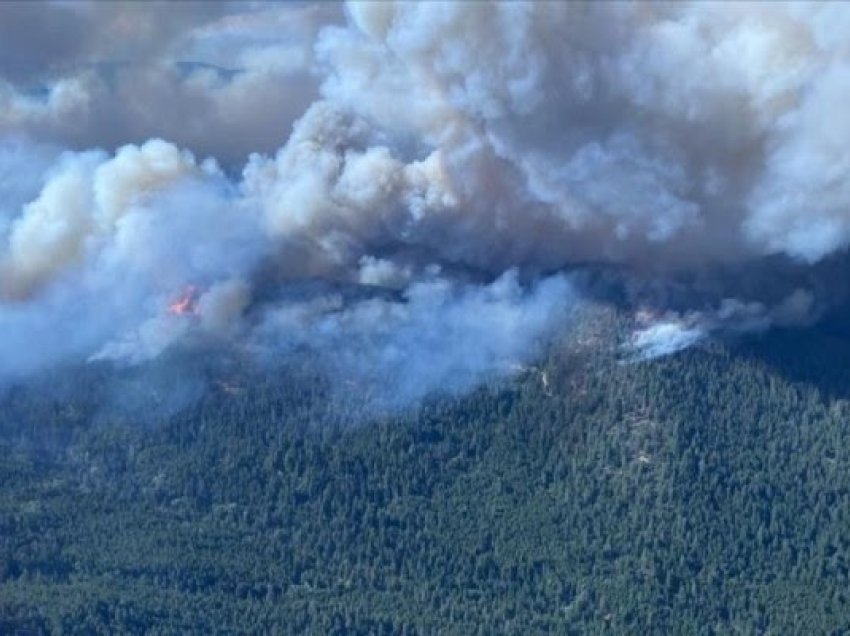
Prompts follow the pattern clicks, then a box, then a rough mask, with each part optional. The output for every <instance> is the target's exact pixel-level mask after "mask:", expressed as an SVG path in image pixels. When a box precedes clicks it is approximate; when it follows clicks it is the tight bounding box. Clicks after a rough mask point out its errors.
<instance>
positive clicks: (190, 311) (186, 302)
mask: <svg viewBox="0 0 850 636" xmlns="http://www.w3.org/2000/svg"><path fill="white" fill-rule="evenodd" d="M197 311H198V288H197V287H195V286H194V285H189V286H188V287H186V289H185V290H183V293H182V294H180V295H179V296H178V297H177V298H175V299H174V300H172V301H171V302H170V303H169V304H168V313H169V314H171V315H172V316H193V315H195V314H196V313H197Z"/></svg>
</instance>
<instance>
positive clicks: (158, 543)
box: [0, 333, 850, 634]
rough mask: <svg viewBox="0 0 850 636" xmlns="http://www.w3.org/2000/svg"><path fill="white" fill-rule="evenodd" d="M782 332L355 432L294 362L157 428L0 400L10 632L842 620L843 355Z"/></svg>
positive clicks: (0, 602)
mask: <svg viewBox="0 0 850 636" xmlns="http://www.w3.org/2000/svg"><path fill="white" fill-rule="evenodd" d="M790 337H791V336H788V335H785V334H782V333H778V334H774V335H771V336H769V337H766V338H764V339H762V340H759V341H756V342H752V343H739V344H738V345H736V346H721V345H712V346H710V347H707V348H703V349H692V350H689V351H685V352H682V353H680V354H678V355H676V356H673V357H669V358H665V359H660V360H655V361H652V362H646V363H641V364H627V365H624V364H618V363H617V362H616V361H615V360H612V359H610V358H607V357H606V356H604V355H590V354H587V352H584V354H582V352H576V351H569V352H567V351H560V352H557V353H554V354H552V355H551V356H550V358H549V359H548V360H547V361H546V362H545V363H542V364H541V365H540V366H539V367H536V368H532V369H529V370H527V371H526V372H524V373H523V374H522V375H521V376H520V377H519V378H518V379H517V380H516V381H515V382H513V383H511V384H509V385H505V386H502V387H499V388H492V389H486V390H480V391H478V392H476V393H474V394H473V395H470V396H467V397H464V398H444V399H435V400H433V401H432V402H430V403H428V404H426V405H425V406H424V407H423V408H422V409H421V410H418V411H417V412H415V413H407V414H398V415H395V416H392V417H387V418H384V419H382V420H377V421H368V422H364V421H362V418H359V419H358V418H355V419H358V421H359V423H358V424H357V425H355V426H345V425H344V423H345V417H340V415H339V412H338V411H336V410H334V411H333V412H332V410H331V407H330V406H328V404H329V403H328V401H327V399H326V398H327V396H326V394H325V393H324V389H323V387H322V384H321V383H320V382H318V381H317V380H315V381H313V380H310V379H309V378H305V377H292V378H283V379H282V378H270V377H266V378H264V379H262V380H256V379H255V380H254V381H252V382H244V383H242V384H239V383H238V382H237V383H235V384H228V385H222V388H221V389H220V390H218V391H215V392H212V393H209V394H207V395H206V396H205V397H203V398H202V399H201V400H200V401H198V402H196V403H195V404H194V405H193V406H192V407H190V408H189V409H188V410H185V411H183V412H181V413H180V414H179V415H172V416H169V417H167V418H164V420H165V424H162V425H161V426H159V427H155V428H150V427H147V428H141V427H139V426H138V425H134V423H133V421H132V418H129V419H125V420H122V421H117V420H116V421H111V422H110V423H108V425H107V424H104V423H103V422H101V423H100V424H99V425H97V426H89V425H86V424H85V422H86V421H88V416H85V417H84V416H82V415H80V414H79V413H80V412H82V413H84V412H85V408H84V407H83V406H80V407H78V408H79V409H81V410H80V411H79V412H77V415H76V417H77V420H74V417H75V416H74V413H75V411H74V402H73V400H71V401H70V402H69V401H68V400H64V401H60V402H57V403H56V404H54V405H52V406H51V404H49V403H39V402H38V400H37V393H35V392H33V393H26V392H16V393H11V394H8V395H7V396H6V397H5V398H4V399H5V400H6V407H7V408H6V409H4V413H5V415H4V418H5V420H4V422H5V423H4V426H5V427H6V439H7V440H12V439H14V440H15V444H14V445H12V444H11V443H10V444H8V445H7V447H6V448H5V450H4V452H3V454H2V460H0V482H2V483H3V488H2V491H0V617H2V618H0V632H3V631H11V630H12V628H21V627H30V628H34V629H43V630H46V631H51V632H56V633H103V634H107V633H115V632H117V631H124V632H133V633H142V632H146V633H152V634H156V633H161V634H166V633H167V634H172V633H176V632H181V631H183V632H187V633H190V632H191V633H222V634H225V633H246V632H254V633H257V632H266V633H317V634H318V633H321V634H324V633H335V634H361V633H362V634H366V633H369V634H372V633H378V634H398V633H401V634H404V633H411V634H414V633H415V634H419V633H441V634H442V633H450V634H451V633H453V634H474V633H481V634H490V633H516V634H529V633H547V632H558V633H575V634H595V633H598V634H602V633H635V634H645V633H657V634H674V633H682V634H726V633H747V634H751V633H764V634H766V633H807V634H827V633H845V632H846V631H847V630H848V629H850V605H848V594H850V593H848V591H847V589H848V587H847V583H848V567H850V560H849V559H850V555H848V545H850V534H848V532H847V528H848V527H850V444H848V443H847V442H848V421H850V417H849V416H850V401H848V400H847V399H846V397H845V395H844V393H843V392H842V387H850V384H846V383H845V382H844V377H842V373H843V372H841V371H840V370H841V368H842V365H843V361H844V360H846V357H844V355H843V354H844V353H846V352H847V349H848V348H847V347H846V345H844V344H843V343H841V342H840V341H837V340H832V339H830V338H829V337H828V336H822V335H817V334H815V333H812V334H811V335H810V336H808V337H809V340H807V341H806V342H804V343H800V342H796V341H795V342H794V343H793V346H791V344H790V342H791V341H790V340H789V338H790ZM845 375H846V374H845ZM13 399H14V400H16V401H15V402H14V404H13V403H12V400H13ZM334 408H337V407H334ZM32 413H36V414H37V416H32ZM16 418H17V419H16ZM25 420H26V421H27V422H28V423H27V424H26V426H24V425H23V424H21V425H20V426H18V427H17V428H15V427H16V423H20V422H24V421H25ZM71 420H73V421H74V422H75V423H73V426H71V424H68V421H71ZM37 421H38V422H42V423H45V422H53V426H55V427H61V426H62V425H63V424H62V423H63V421H64V422H65V425H67V426H70V429H69V430H71V431H72V432H71V433H68V434H67V435H65V437H63V438H62V440H61V443H60V442H55V443H52V449H51V451H50V452H41V453H34V452H32V451H31V450H26V451H25V450H21V449H22V442H21V440H25V439H26V438H27V433H26V430H34V427H36V426H37V424H36V422H37ZM45 425H46V424H45ZM28 427H29V429H28ZM13 429H14V430H15V434H14V435H13V434H12V433H11V431H12V430H13ZM59 437H61V436H59ZM56 439H58V437H57V438H56ZM60 447H61V449H62V450H61V452H58V451H56V448H60Z"/></svg>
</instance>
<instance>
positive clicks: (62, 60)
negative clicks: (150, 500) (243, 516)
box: [0, 2, 850, 405]
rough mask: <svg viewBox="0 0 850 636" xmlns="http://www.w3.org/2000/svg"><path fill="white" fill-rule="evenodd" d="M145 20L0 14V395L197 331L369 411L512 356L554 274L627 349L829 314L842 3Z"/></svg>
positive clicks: (540, 310) (543, 323) (97, 11)
mask: <svg viewBox="0 0 850 636" xmlns="http://www.w3.org/2000/svg"><path fill="white" fill-rule="evenodd" d="M171 7H172V5H168V6H165V5H155V4H154V5H146V4H136V3H132V4H121V3H116V4H108V3H92V4H82V5H73V6H68V5H63V4H59V5H56V6H54V5H29V4H28V5H22V4H13V5H9V6H8V7H4V8H3V9H2V10H3V11H5V14H4V15H5V16H6V18H8V19H5V20H3V21H0V22H3V24H4V25H6V26H4V27H3V28H4V29H8V30H9V31H10V32H11V31H15V33H16V34H17V35H16V36H15V38H17V39H10V40H7V41H6V42H4V44H2V45H0V46H2V47H5V48H4V49H2V50H6V49H8V50H9V51H13V52H14V55H11V54H10V55H8V56H4V57H5V60H4V61H3V62H2V63H0V74H2V76H3V78H5V79H3V80H2V82H3V84H2V86H0V105H2V106H3V108H0V112H2V114H0V132H4V133H6V136H7V138H8V140H7V141H4V142H3V143H2V144H0V298H2V300H0V303H2V304H0V331H2V333H3V334H4V335H3V336H0V354H2V355H0V377H4V376H5V377H14V376H20V375H21V374H26V373H31V372H33V371H35V370H39V369H44V368H48V367H49V366H50V365H54V364H57V363H59V362H62V361H67V360H71V359H79V360H92V361H96V360H115V361H122V362H126V363H131V364H132V363H140V362H143V361H146V360H150V359H152V358H156V357H157V356H159V355H160V354H162V353H163V352H165V351H167V350H169V349H171V348H173V347H175V346H179V345H181V344H185V343H186V342H194V341H197V340H199V339H200V340H208V341H213V342H229V343H233V344H234V345H235V346H238V347H241V348H244V349H245V350H246V351H250V352H253V355H256V356H257V357H258V358H263V359H268V358H269V357H272V358H275V357H277V358H282V359H285V358H287V357H288V356H294V355H297V354H299V352H303V351H309V352H311V354H312V355H314V356H315V357H316V358H317V359H319V360H321V361H323V366H324V367H325V368H326V370H328V373H330V374H331V375H332V376H333V377H335V378H337V379H338V380H339V382H353V383H355V384H356V383H357V382H361V383H363V384H364V386H367V387H368V388H369V390H375V391H378V389H377V388H375V387H381V391H382V392H381V393H380V394H379V395H378V394H376V398H375V399H376V400H378V401H381V402H383V403H387V404H390V405H396V404H400V403H404V402H409V401H411V400H413V401H415V400H418V399H421V398H422V397H424V396H425V395H427V394H429V393H431V392H435V391H437V392H439V391H449V392H454V391H461V390H466V389H468V388H470V387H473V386H475V385H476V384H477V383H479V382H483V381H488V380H489V379H492V378H496V377H503V376H504V375H506V374H509V373H511V369H515V368H518V367H519V366H521V365H522V364H523V363H525V362H528V361H529V360H531V359H532V358H533V357H534V356H535V355H537V354H538V353H539V352H540V351H541V350H542V347H544V346H545V344H546V342H548V341H549V340H551V338H553V337H555V336H556V335H557V332H558V329H562V328H564V326H565V325H567V324H569V320H570V318H569V317H570V316H571V314H572V309H573V308H574V307H576V306H577V305H579V304H581V303H582V302H585V299H587V298H593V297H598V296H603V297H604V296H605V295H606V293H607V290H608V289H609V287H610V285H609V283H608V282H606V283H605V284H603V285H599V284H588V283H587V281H588V280H590V279H591V278H593V277H592V276H591V277H587V276H585V277H582V274H579V273H577V272H585V273H586V272H588V271H592V270H599V271H605V272H607V273H606V274H605V275H604V276H603V277H602V278H606V279H611V280H615V281H617V282H616V285H615V286H619V287H620V288H621V289H625V290H626V291H625V292H624V293H623V294H621V296H622V297H623V298H625V301H626V304H627V305H628V306H630V307H631V308H633V309H634V310H635V311H637V312H638V313H639V314H640V311H642V310H643V309H645V312H644V313H643V314H641V315H643V316H644V319H645V320H644V322H641V321H640V320H638V321H637V322H636V324H637V327H636V331H635V334H634V336H633V342H632V343H631V344H629V345H628V346H630V347H631V350H632V351H633V352H635V353H634V355H637V356H638V357H652V356H656V355H664V354H667V353H670V352H673V351H676V350H678V349H681V348H682V347H686V346H690V345H691V344H693V343H695V342H698V341H700V340H701V339H702V338H704V337H707V336H708V335H711V334H716V333H724V332H728V331H733V332H736V331H737V332H740V331H758V330H763V329H766V328H769V327H770V326H771V325H804V324H809V323H810V322H811V321H812V320H815V319H816V318H817V317H818V315H820V313H822V312H823V311H824V309H825V308H826V307H828V306H829V305H830V303H834V302H838V300H839V299H841V300H843V293H844V292H843V291H842V290H841V289H840V287H841V282H840V281H841V277H840V276H838V277H837V276H835V272H836V271H837V270H838V269H840V267H841V262H842V254H843V253H844V252H845V250H846V247H847V245H848V242H850V190H849V189H848V186H847V185H846V184H847V183H848V179H847V176H848V172H850V164H848V161H850V159H848V155H847V153H846V146H847V142H848V141H850V117H848V115H847V114H846V112H845V110H846V109H844V108H843V104H844V102H845V101H847V98H850V45H848V44H847V43H846V41H845V38H844V37H842V34H843V33H844V32H845V31H846V29H845V28H844V27H845V26H850V9H848V8H846V7H845V5H842V4H826V3H822V4H775V3H722V4H721V3H711V2H696V3H653V4H631V5H629V4H621V3H594V4H585V3H554V2H552V3H549V2H534V3H525V2H504V3H497V4H482V3H448V2H429V3H403V2H399V3H393V2H381V3H376V2H363V3H352V4H348V5H345V7H344V8H343V7H341V6H339V5H325V4H317V5H309V4H300V3H298V4H288V5H287V4H285V5H277V4H275V5H265V4H262V3H250V4H248V5H242V4H227V3H225V4H213V5H207V4H203V3H197V4H196V3H187V4H186V5H185V6H181V7H180V8H179V9H177V10H176V11H177V13H176V14H174V15H172V12H171V11H172V9H171ZM59 19H62V20H66V19H67V20H70V21H71V22H70V23H71V24H72V25H74V26H73V29H72V30H70V31H69V33H70V35H67V36H63V38H59V39H57V40H56V41H51V42H46V43H45V46H44V49H43V50H39V51H38V54H37V55H36V54H33V55H30V54H29V53H27V52H28V51H29V50H30V49H32V48H34V47H36V46H37V40H38V39H39V38H40V37H44V36H43V34H44V33H48V32H50V31H51V29H53V28H54V27H53V26H51V25H52V24H54V22H55V21H56V20H59ZM166 23H167V28H166V27H165V26H164V27H163V28H162V29H159V28H157V27H158V26H159V25H160V24H162V25H165V24H166ZM10 24H16V25H17V27H12V26H8V25H10ZM22 33H28V34H29V36H30V37H26V38H25V37H23V36H22V35H21V34H22ZM39 34H42V35H39ZM164 139H167V141H165V140H164ZM90 147H95V148H97V147H101V148H103V147H105V148H106V150H97V149H94V150H93V149H90ZM207 157H210V158H207ZM240 162H242V163H241V164H240ZM609 282H610V281H609ZM33 343H36V344H33Z"/></svg>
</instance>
